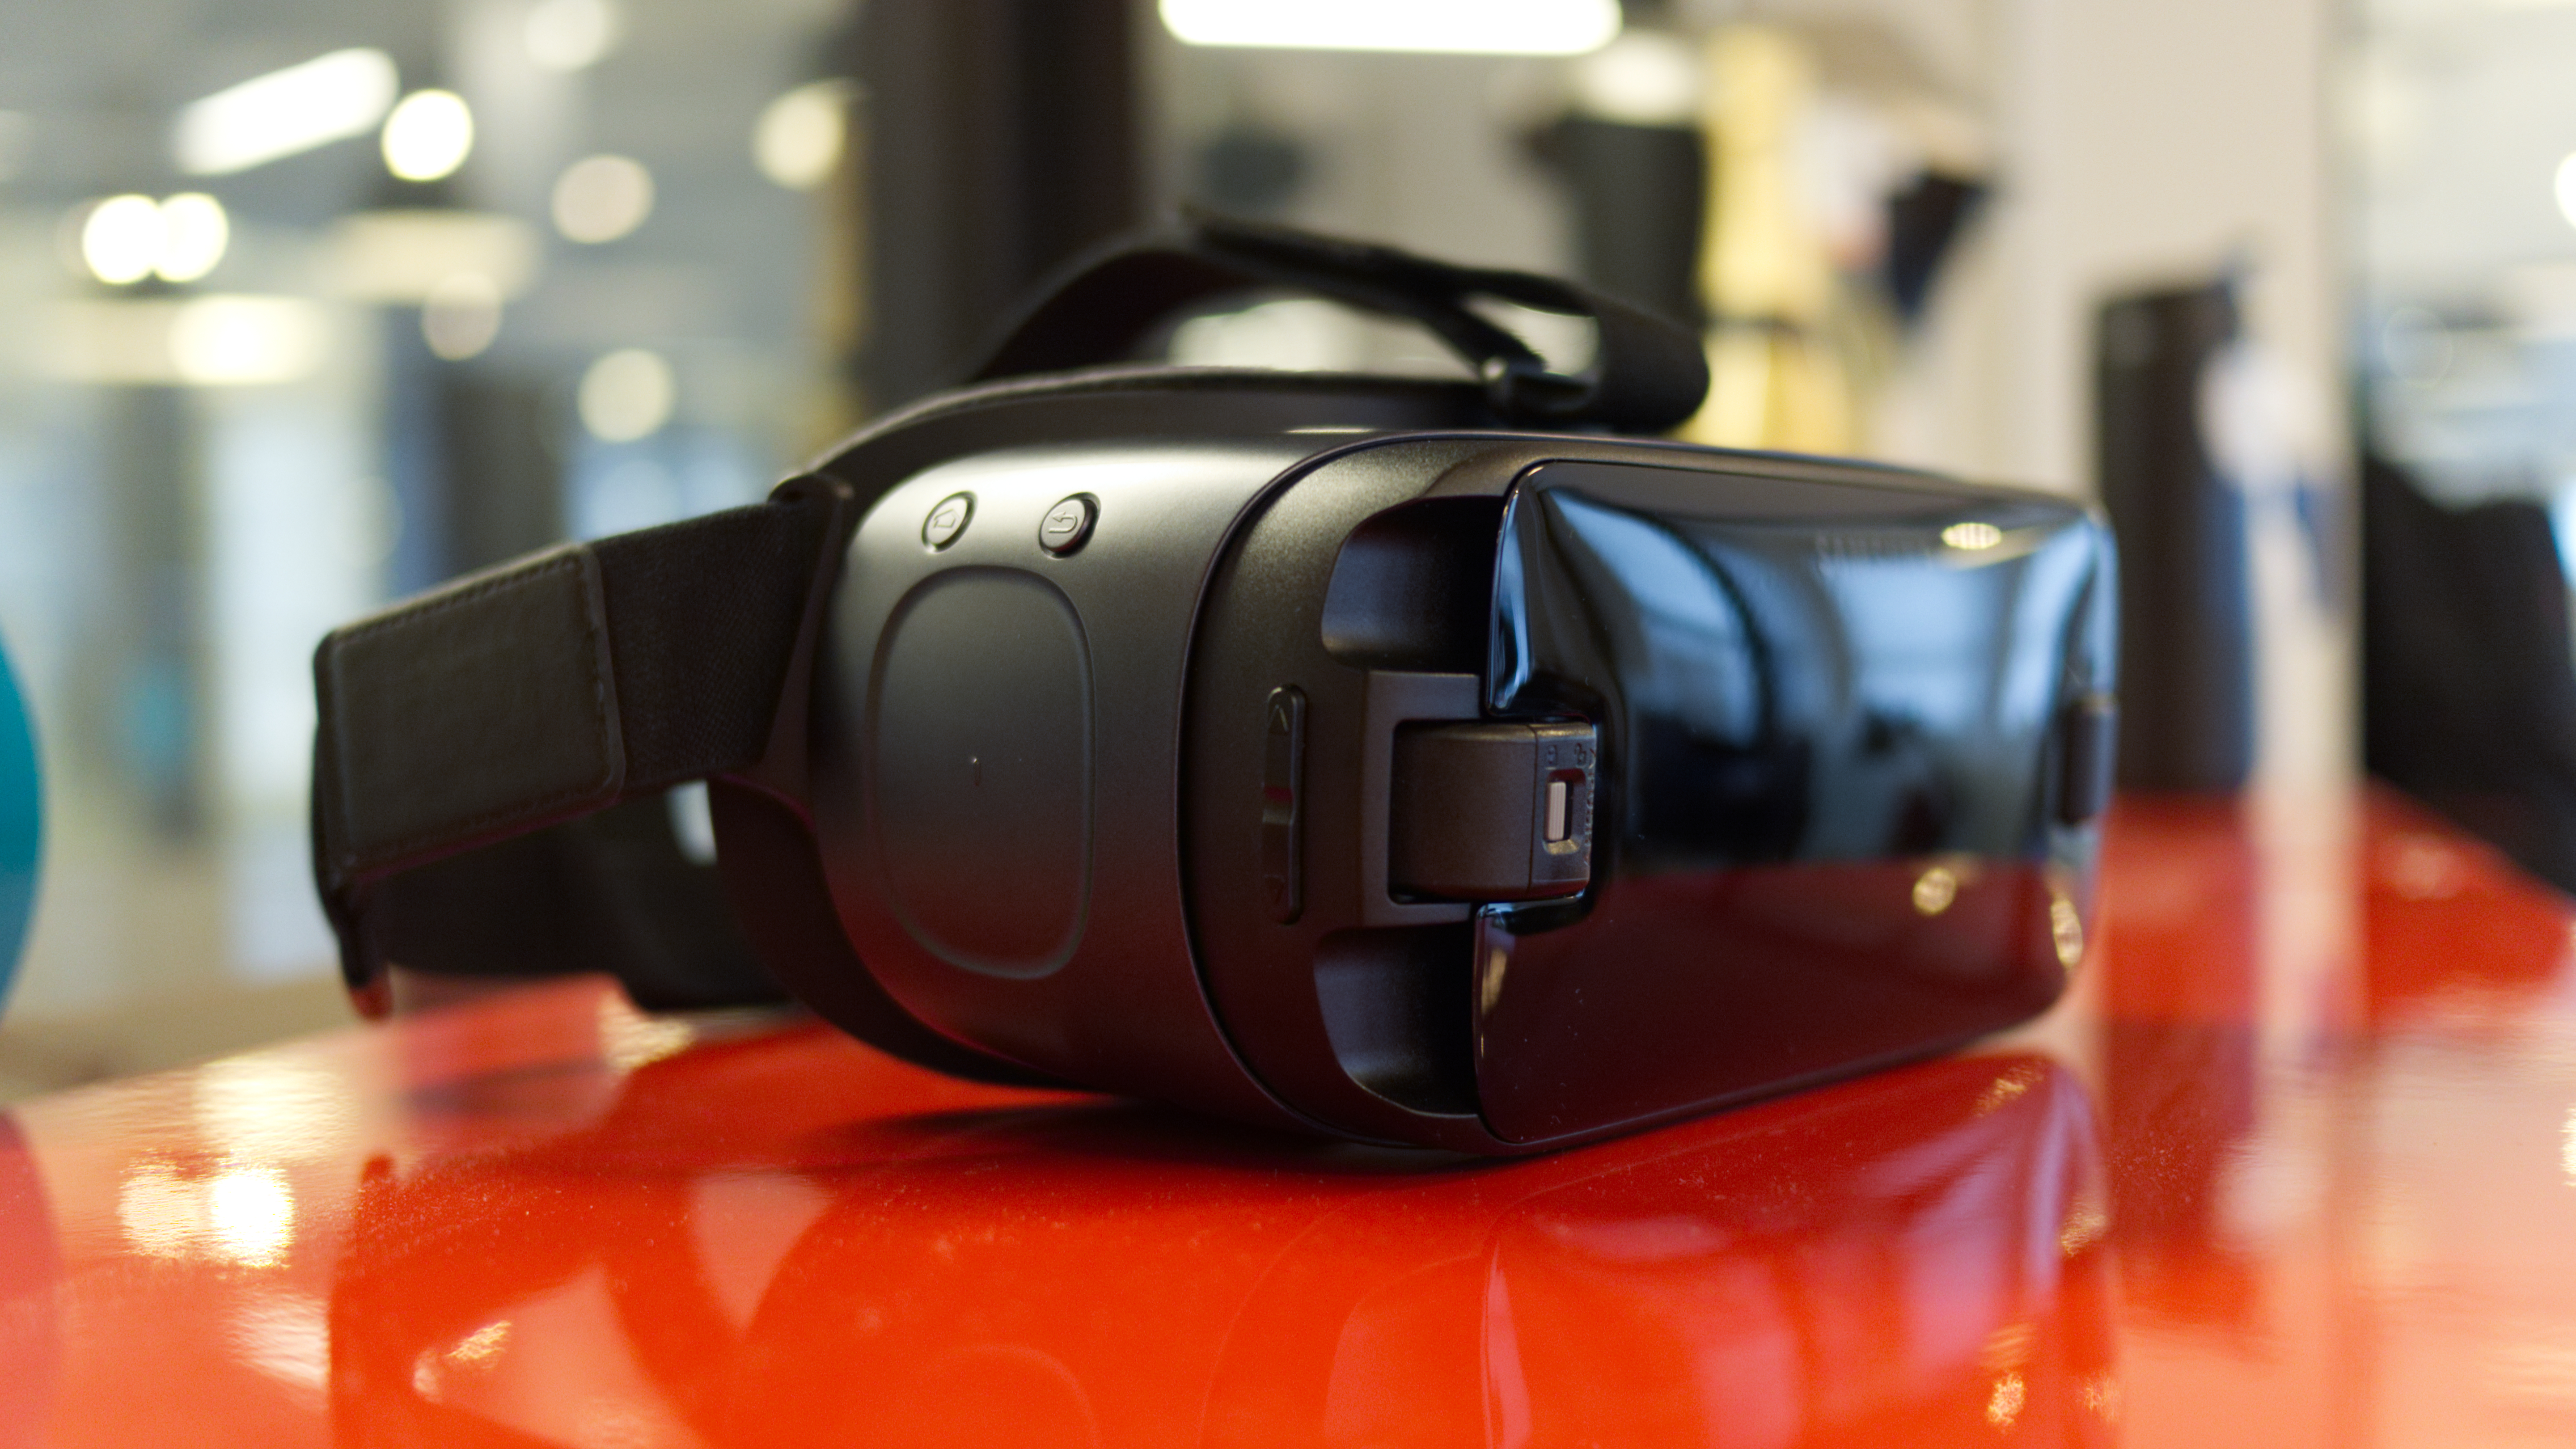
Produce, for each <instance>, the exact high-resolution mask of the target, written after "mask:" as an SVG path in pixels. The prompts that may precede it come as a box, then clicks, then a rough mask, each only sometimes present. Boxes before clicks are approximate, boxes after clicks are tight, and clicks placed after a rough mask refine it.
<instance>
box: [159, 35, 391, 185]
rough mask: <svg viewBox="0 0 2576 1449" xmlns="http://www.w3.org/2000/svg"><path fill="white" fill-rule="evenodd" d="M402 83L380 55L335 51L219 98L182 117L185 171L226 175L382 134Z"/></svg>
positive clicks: (178, 152)
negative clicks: (379, 131)
mask: <svg viewBox="0 0 2576 1449" xmlns="http://www.w3.org/2000/svg"><path fill="white" fill-rule="evenodd" d="M399 87H400V80H399V78H398V77H397V76H396V75H395V72H394V62H393V58H392V57H391V56H388V55H386V54H385V53H384V52H383V51H381V50H367V49H356V50H335V51H333V52H331V53H330V54H329V55H325V56H319V57H316V58H315V59H312V60H308V61H306V62H304V63H303V64H302V65H293V66H288V67H287V68H286V69H284V70H280V71H271V72H269V73H268V74H267V75H264V76H258V77H255V78H253V79H251V80H246V81H243V82H242V83H241V84H240V85H237V86H233V87H231V88H229V89H226V90H221V91H217V92H215V93H214V94H213V95H211V96H208V97H206V98H205V99H204V100H201V101H195V102H192V103H190V104H189V105H187V106H185V107H183V108H182V109H181V110H180V112H179V124H178V130H177V133H176V135H175V136H174V138H173V140H172V144H171V151H172V154H173V155H174V156H175V158H176V159H177V161H178V163H179V169H180V170H182V171H184V172H187V173H188V174H189V175H191V176H223V175H228V174H230V173H232V172H235V171H247V170H249V169H250V168H251V167H254V166H261V165H265V164H267V163H268V162H271V161H275V160H278V159H279V158H281V157H286V156H292V155H295V154H296V153H297V152H300V151H310V150H312V149H313V148H314V147H316V146H323V145H328V144H329V143H331V142H333V141H338V140H342V139H344V138H346V137H350V136H362V135H365V134H366V133H367V132H368V131H371V130H373V129H375V125H376V123H377V122H378V121H381V120H383V119H384V118H385V112H386V111H388V110H390V109H392V107H393V103H394V96H395V94H396V92H397V90H398V89H399Z"/></svg>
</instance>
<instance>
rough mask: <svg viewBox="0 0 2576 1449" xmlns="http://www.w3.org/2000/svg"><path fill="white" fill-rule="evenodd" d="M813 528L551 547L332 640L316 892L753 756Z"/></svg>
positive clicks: (800, 601)
mask: <svg viewBox="0 0 2576 1449" xmlns="http://www.w3.org/2000/svg"><path fill="white" fill-rule="evenodd" d="M831 517H832V504H831V500H830V499H829V498H827V497H822V496H816V495H805V496H784V497H781V498H780V499H777V500H775V501H772V502H769V503H763V504H758V505H754V506H752V507H748V508H736V509H732V510H729V511H726V512H723V513H715V514H709V515H707V516H706V517H703V518H696V519H691V520H689V521H687V522H683V523H674V524H670V525H667V526H665V527H661V528H650V529H645V530H643V531H641V532H637V533H630V534H623V535H620V536H617V537H614V538H605V539H601V540H598V541H597V542H594V543H577V544H567V545H564V546H562V547H560V548H554V549H549V550H547V551H545V552H543V553H539V554H535V555H532V556H530V557H529V558H527V559H524V560H521V561H520V562H517V563H513V564H508V565H505V566H503V567H501V568H497V569H492V570H488V571H486V572H483V573H480V574H474V575H470V576H468V577H466V578H462V579H459V580H457V581H456V582H454V583H452V584H449V585H447V586H446V587H444V588H441V589H438V590H436V591H434V592H431V593H429V594H425V595H422V596H420V597H418V598H415V599H411V600H409V601H407V602H405V603H403V604H401V605H399V606H397V607H395V608H393V609H390V610H388V611H386V612H384V613H381V614H378V615H376V616H375V617H373V618H370V619H364V620H361V621H359V622H357V623H355V624H351V625H349V626H347V627H345V628H342V629H339V630H336V631H334V632H333V633H332V634H331V635H330V636H329V637H328V638H326V639H324V640H323V642H322V646H321V649H320V650H319V651H318V652H317V654H316V655H315V658H314V680H315V685H316V687H317V691H318V695H319V701H320V719H319V722H318V723H319V729H318V731H317V734H316V738H315V745H314V781H313V784H314V854H315V862H314V863H315V868H316V873H317V875H318V876H319V877H320V879H321V884H322V887H323V890H324V893H325V895H326V896H329V895H333V894H335V893H337V892H340V891H343V890H345V889H347V888H348V887H350V886H352V885H355V884H357V883H360V882H363V881H365V880H368V879H371V878H375V877H379V876H383V875H386V874H390V873H393V872H397V871H401V870H403V869H406V868H408V867H410V866H413V865H418V864H422V863H425V862H427V861H431V860H435V859H438V858H440V857H443V856H446V855H450V854H454V853H455V852H458V851H461V850H467V849H471V848H472V847H474V846H477V845H480V844H484V843H487V842H490V841H494V840H499V839H504V838H507V837H509V836H513V835H518V834H523V833H525V832H527V831H530V830H535V829H539V828H541V827H543V826H546V825H549V824H552V823H555V822H557V821H560V820H567V819H571V818H572V817H574V816H578V815H584V814H588V813H590V812H592V811H596V810H600V809H603V808H605V807H607V806H609V805H612V804H615V803H616V802H617V801H619V800H621V799H624V798H627V797H629V796H634V795H643V794H649V793H653V792H658V791H661V790H665V789H668V788H669V787H670V786H672V785H675V784H678V783H681V782H683V781H688V780H696V779H703V778H705V777H707V776H709V775H713V774H718V773H722V772H724V771H728V770H739V769H742V768H745V767H747V766H749V765H751V764H753V763H754V762H756V761H757V760H758V759H759V758H760V756H761V753H762V750H763V749H764V747H765V746H766V745H767V743H768V740H769V732H770V725H771V721H772V716H773V714H774V712H775V710H776V708H777V704H778V698H779V694H780V690H781V687H782V686H783V685H784V684H785V682H786V673H787V668H788V662H789V659H790V656H791V655H792V653H793V650H794V647H795V642H796V635H797V631H798V627H799V625H800V624H801V622H802V620H803V617H804V612H805V603H806V595H807V593H808V591H809V589H810V587H811V585H812V582H813V580H814V578H815V574H816V569H817V566H818V564H819V562H820V556H821V552H822V550H823V548H824V547H825V546H826V544H827V542H828V540H827V539H826V537H825V534H826V532H827V530H828V528H829V525H830V520H831Z"/></svg>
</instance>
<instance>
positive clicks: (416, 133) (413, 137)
mask: <svg viewBox="0 0 2576 1449" xmlns="http://www.w3.org/2000/svg"><path fill="white" fill-rule="evenodd" d="M473 149H474V113H473V112H472V111H471V110H468V109H466V105H465V98H464V97H463V96H460V95H458V94H457V93H456V92H454V91H413V92H412V93H411V94H410V95H407V96H405V97H403V98H402V104H401V105H398V106H396V107H394V112H393V114H392V115H390V116H387V117H385V134H384V152H385V169H386V170H388V171H390V172H392V173H393V174H394V175H396V176H399V177H401V178H402V179H403V180H405V181H436V180H437V179H438V178H440V177H442V176H447V175H451V174H453V173H454V172H455V170H456V168H457V167H459V166H462V165H464V164H465V157H466V155H467V154H468V153H469V152H471V151H472V150H473Z"/></svg>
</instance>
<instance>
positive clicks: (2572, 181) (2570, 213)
mask: <svg viewBox="0 0 2576 1449" xmlns="http://www.w3.org/2000/svg"><path fill="white" fill-rule="evenodd" d="M2556 189H2557V192H2558V214H2559V215H2560V216H2563V217H2565V218H2566V219H2567V224H2568V225H2569V226H2576V151H2570V152H2568V153H2567V155H2566V157H2565V158H2564V159H2562V160H2561V161H2560V162H2559V163H2558V184H2557V188H2556Z"/></svg>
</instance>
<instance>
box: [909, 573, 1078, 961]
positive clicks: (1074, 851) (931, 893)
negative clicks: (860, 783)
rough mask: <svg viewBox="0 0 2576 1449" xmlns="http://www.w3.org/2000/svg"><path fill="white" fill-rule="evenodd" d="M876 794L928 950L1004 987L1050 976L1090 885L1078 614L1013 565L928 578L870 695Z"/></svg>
mask: <svg viewBox="0 0 2576 1449" xmlns="http://www.w3.org/2000/svg"><path fill="white" fill-rule="evenodd" d="M868 714H869V720H870V724H869V750H868V767H867V769H868V780H867V787H868V798H869V800H870V801H872V802H873V816H874V825H875V833H876V848H877V858H878V859H879V860H880V861H882V862H883V863H884V871H885V881H886V885H887V887H888V894H889V895H890V896H891V897H892V900H893V904H894V908H895V912H896V914H897V915H898V916H899V917H900V918H901V919H902V921H903V924H904V927H905V929H906V930H908V931H910V932H911V933H912V936H913V939H914V940H916V941H919V942H920V943H921V944H922V946H923V947H924V948H925V949H927V950H929V951H930V952H931V953H932V954H933V955H936V956H938V957H939V958H940V959H941V960H943V961H947V962H948V963H950V964H951V965H955V966H962V967H965V968H966V969H967V970H970V971H981V972H985V973H987V974H990V975H995V976H1017V977H1027V976H1043V975H1045V974H1046V973H1047V972H1050V971H1053V970H1055V969H1056V968H1057V967H1059V966H1062V965H1063V964H1064V963H1065V961H1066V960H1067V959H1068V958H1070V957H1071V956H1072V954H1073V948H1074V944H1075V942H1076V941H1078V940H1079V939H1080V937H1081V934H1082V921H1083V908H1084V905H1085V902H1086V900H1087V899H1088V897H1089V895H1090V890H1091V664H1090V658H1089V654H1088V652H1087V651H1086V650H1085V648H1084V646H1083V637H1082V625H1081V622H1080V621H1079V620H1078V619H1076V618H1075V616H1074V612H1073V605H1072V603H1071V601H1069V600H1067V599H1066V598H1065V596H1064V595H1063V594H1062V593H1061V592H1060V591H1058V590H1057V589H1056V587H1055V586H1054V585H1053V584H1050V583H1048V582H1047V581H1046V580H1044V579H1041V578H1039V577H1037V576H1036V575H1034V574H1027V573H1021V572H1019V571H1017V570H1014V569H986V568H967V569H956V570H952V571H949V572H946V573H942V574H939V575H937V576H936V577H933V578H931V579H929V580H926V581H925V582H923V583H922V585H921V586H920V587H919V588H916V589H914V590H913V591H912V593H911V594H909V595H908V596H906V597H905V599H904V601H903V602H902V603H901V604H900V605H898V606H897V607H896V609H895V611H894V617H893V619H892V620H890V621H889V622H888V623H887V625H886V629H885V633H884V635H883V637H882V640H881V642H880V643H879V645H878V648H877V662H876V670H875V678H874V679H873V680H872V681H871V687H870V689H869V710H868Z"/></svg>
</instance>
